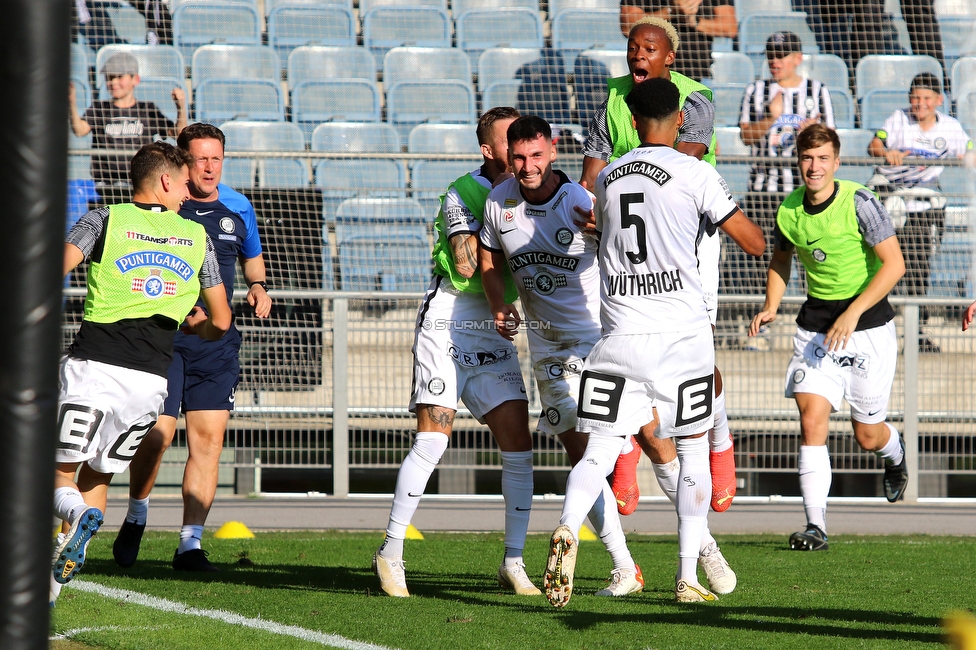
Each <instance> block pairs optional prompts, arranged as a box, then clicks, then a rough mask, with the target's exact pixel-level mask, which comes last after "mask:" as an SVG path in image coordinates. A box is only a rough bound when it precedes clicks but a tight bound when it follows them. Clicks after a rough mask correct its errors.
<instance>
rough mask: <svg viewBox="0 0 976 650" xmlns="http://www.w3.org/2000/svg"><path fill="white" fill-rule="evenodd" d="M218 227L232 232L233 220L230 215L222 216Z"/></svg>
mask: <svg viewBox="0 0 976 650" xmlns="http://www.w3.org/2000/svg"><path fill="white" fill-rule="evenodd" d="M220 229H221V230H223V231H224V232H226V233H231V232H234V230H235V228H234V220H233V219H231V218H230V217H224V218H223V219H221V220H220Z"/></svg>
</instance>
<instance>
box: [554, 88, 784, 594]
mask: <svg viewBox="0 0 976 650" xmlns="http://www.w3.org/2000/svg"><path fill="white" fill-rule="evenodd" d="M679 103H680V92H679V90H678V87H677V86H675V84H673V83H672V82H671V81H670V80H667V79H649V80H647V81H645V82H643V83H640V84H638V85H637V86H635V87H634V89H633V90H632V91H631V92H630V94H629V95H628V96H627V105H628V106H629V108H630V111H631V113H632V114H633V115H634V121H635V122H636V128H637V132H638V134H639V136H640V142H641V145H640V146H638V147H637V148H636V149H634V150H633V151H631V152H630V153H628V154H626V155H624V156H622V157H621V158H620V159H619V160H617V161H616V162H615V163H613V164H611V165H610V166H608V167H607V168H606V169H604V170H603V171H602V172H600V174H599V176H598V177H597V180H596V205H595V212H596V215H595V216H596V226H597V231H598V232H600V233H601V238H600V253H599V261H600V276H601V279H602V285H601V304H600V320H601V323H602V325H603V335H602V337H601V338H600V340H599V341H598V342H597V343H596V345H595V346H594V347H593V349H592V350H591V352H590V354H589V356H588V357H587V358H586V361H585V363H584V370H583V375H582V377H581V384H580V401H579V410H578V418H579V419H578V424H577V430H578V431H580V432H581V433H585V434H589V439H588V441H587V445H586V451H585V453H584V455H583V458H582V460H581V461H580V462H579V463H577V464H576V465H575V466H574V467H573V469H572V471H571V472H570V474H569V479H568V481H567V483H566V499H565V501H564V503H563V511H562V516H561V518H560V525H559V527H558V528H556V530H555V531H554V532H553V534H552V539H551V542H550V549H549V559H548V561H547V564H546V574H545V584H546V595H547V597H548V598H549V601H550V602H551V603H552V604H553V605H555V606H557V607H561V606H564V605H565V604H566V603H567V602H568V601H569V598H570V596H571V595H572V590H573V573H574V569H575V566H576V553H577V542H578V539H579V538H578V531H579V528H580V525H581V524H582V521H583V517H584V516H585V515H586V512H587V511H588V510H589V509H590V508H591V507H592V505H593V503H594V501H595V500H596V498H597V497H598V496H599V495H600V493H601V490H602V485H603V483H604V482H605V481H606V477H607V475H608V474H609V473H610V472H611V471H612V470H613V466H614V464H615V462H616V459H617V457H618V455H619V454H620V451H621V449H622V447H623V445H624V442H625V441H626V440H627V437H628V436H629V435H630V434H631V432H633V431H635V430H637V429H638V428H640V427H641V426H643V425H644V424H646V423H647V422H651V421H652V420H655V419H657V420H658V421H659V422H660V427H659V428H658V431H657V433H656V435H657V436H658V437H661V438H674V439H675V446H676V448H677V456H678V461H679V465H680V468H679V481H678V487H677V495H676V508H677V511H678V546H679V553H678V555H679V567H678V573H677V576H676V581H675V598H676V599H677V600H678V601H679V602H695V601H703V600H715V595H714V594H713V593H712V592H710V591H709V590H708V589H706V588H705V587H703V586H702V585H701V584H700V583H699V582H698V575H697V568H698V556H699V552H700V550H701V539H702V534H703V532H704V529H705V517H706V514H707V512H708V505H709V500H710V496H711V476H710V474H709V467H708V449H709V445H708V439H707V438H706V437H705V433H706V432H707V431H708V429H709V428H711V426H712V421H713V414H712V402H713V397H714V393H713V390H714V388H713V382H714V375H713V366H714V356H715V354H714V350H713V347H712V343H713V341H712V329H711V326H710V324H709V320H708V313H707V310H706V306H705V299H704V292H703V289H702V279H701V276H700V274H699V271H698V259H697V257H696V255H695V249H696V245H697V243H698V241H699V240H700V238H701V237H702V234H703V232H704V230H705V228H706V226H711V227H720V228H721V229H722V230H723V231H724V232H725V233H726V234H728V235H729V236H730V237H731V238H732V240H733V241H735V242H736V244H738V245H739V246H740V247H741V248H742V249H743V250H745V251H746V252H747V253H749V254H750V255H754V256H759V255H761V254H762V253H763V250H764V248H765V239H764V238H763V235H762V232H761V231H760V230H759V228H758V227H757V226H756V225H755V224H753V223H752V222H751V221H749V219H748V218H746V216H745V215H744V214H743V213H742V211H741V210H739V208H738V207H737V206H736V204H735V201H733V200H732V195H731V193H730V192H729V190H728V186H727V185H726V184H725V181H724V180H723V179H722V178H721V176H719V175H718V173H717V172H716V171H715V169H714V168H712V167H711V165H709V164H708V163H705V162H702V161H700V160H696V159H695V158H692V157H691V156H687V155H685V154H683V153H681V152H678V151H675V150H674V149H673V147H672V145H673V144H674V140H675V137H676V135H677V131H678V128H679V127H680V126H681V123H682V114H681V112H680V111H679Z"/></svg>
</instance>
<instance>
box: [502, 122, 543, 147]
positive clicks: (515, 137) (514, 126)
mask: <svg viewBox="0 0 976 650" xmlns="http://www.w3.org/2000/svg"><path fill="white" fill-rule="evenodd" d="M540 135H541V136H542V137H543V138H545V139H546V140H552V127H551V126H549V122H546V121H545V120H544V119H542V118H541V117H539V116H538V115H523V116H522V117H520V118H518V119H517V120H515V121H514V122H512V123H511V124H510V125H509V127H508V146H509V147H511V146H512V143H514V142H521V141H522V140H535V139H536V138H538V137H539V136H540Z"/></svg>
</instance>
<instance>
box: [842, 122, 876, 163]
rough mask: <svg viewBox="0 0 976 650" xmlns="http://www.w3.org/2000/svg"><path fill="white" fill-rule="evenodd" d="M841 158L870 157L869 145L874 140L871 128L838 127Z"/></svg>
mask: <svg viewBox="0 0 976 650" xmlns="http://www.w3.org/2000/svg"><path fill="white" fill-rule="evenodd" d="M837 136H838V137H839V138H840V155H841V158H869V157H870V154H868V145H869V144H871V140H874V131H872V130H871V129H850V128H844V129H842V128H838V129H837Z"/></svg>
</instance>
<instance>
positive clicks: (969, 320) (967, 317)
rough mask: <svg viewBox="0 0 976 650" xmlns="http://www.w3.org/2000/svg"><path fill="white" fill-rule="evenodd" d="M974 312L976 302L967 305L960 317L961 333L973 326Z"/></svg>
mask: <svg viewBox="0 0 976 650" xmlns="http://www.w3.org/2000/svg"><path fill="white" fill-rule="evenodd" d="M974 312H976V302H974V303H973V304H971V305H969V307H967V308H966V311H965V312H963V315H962V331H963V332H965V331H966V330H968V329H969V326H970V325H972V324H973V313H974Z"/></svg>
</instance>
